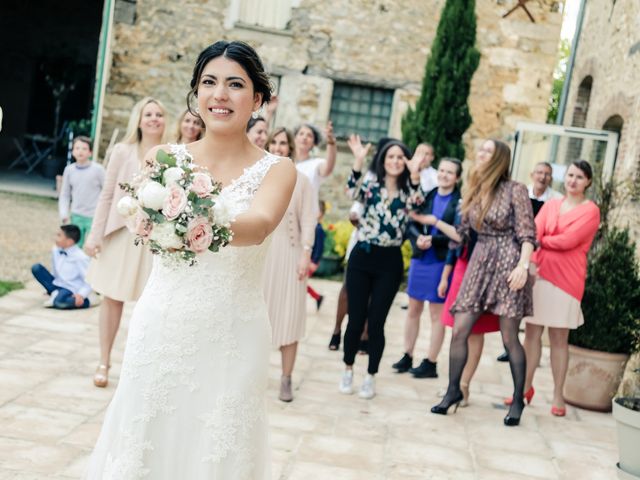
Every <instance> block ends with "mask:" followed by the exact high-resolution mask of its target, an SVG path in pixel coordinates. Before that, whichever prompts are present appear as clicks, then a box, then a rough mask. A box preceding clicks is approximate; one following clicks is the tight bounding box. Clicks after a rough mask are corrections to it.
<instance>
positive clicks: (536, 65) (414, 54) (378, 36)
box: [101, 0, 562, 216]
mask: <svg viewBox="0 0 640 480" xmlns="http://www.w3.org/2000/svg"><path fill="white" fill-rule="evenodd" d="M239 1H240V0H190V1H185V2H175V1H174V0H154V1H151V0H138V1H137V2H131V1H130V0H128V1H127V0H118V3H122V2H125V3H126V5H123V6H122V8H121V9H120V12H124V13H121V14H120V15H119V18H120V20H119V21H118V22H116V24H115V28H114V42H113V48H112V59H113V60H112V65H111V74H110V79H109V82H108V85H107V94H106V98H105V110H104V117H103V130H102V135H101V137H102V139H103V140H102V147H103V148H104V146H105V144H106V142H107V141H108V139H109V138H110V137H111V133H112V131H113V129H114V128H119V129H121V134H122V133H123V130H124V128H125V127H126V122H127V118H128V115H129V111H130V109H131V107H132V106H133V104H134V103H135V101H136V100H137V99H139V98H141V97H142V96H144V95H154V96H157V97H158V98H159V99H161V100H162V101H163V102H165V103H166V104H167V106H168V107H169V110H170V112H171V113H172V115H174V116H177V114H179V113H180V111H181V110H182V109H183V108H184V106H185V103H184V97H185V94H186V93H187V90H188V82H189V79H190V75H191V69H192V66H193V63H194V61H195V58H196V56H197V54H198V53H199V51H200V50H201V49H202V48H203V47H205V46H206V45H207V44H209V43H211V42H213V41H215V40H218V39H220V38H224V39H240V40H245V41H247V42H249V43H251V44H252V45H254V46H255V47H256V48H257V50H258V52H259V53H260V55H261V56H262V58H263V59H264V61H265V64H266V65H267V67H268V69H269V70H270V71H271V72H272V73H273V74H274V75H276V76H277V77H279V97H280V105H279V107H278V111H277V113H276V118H275V122H274V123H275V124H277V125H285V126H288V127H293V126H295V125H296V124H298V123H299V122H301V121H311V122H314V123H317V124H321V125H323V124H325V123H326V122H327V120H328V117H329V112H330V108H331V97H332V92H333V82H334V81H342V82H348V83H355V84H364V85H370V86H376V87H384V88H390V89H393V90H395V94H394V102H393V109H392V114H391V118H390V126H389V133H390V134H391V135H393V136H400V121H401V118H402V114H403V113H404V112H405V111H406V109H407V107H408V105H410V104H413V103H414V102H415V100H416V98H417V96H418V95H419V93H420V87H421V81H422V75H423V72H424V66H425V62H426V59H427V56H428V54H429V51H430V47H431V43H432V42H433V39H434V36H435V33H436V29H437V26H438V21H439V16H440V10H441V9H442V6H443V5H444V0H422V1H420V2H416V1H415V0H335V1H334V2H331V6H330V7H328V4H327V3H326V2H325V1H322V0H299V1H298V2H294V5H296V6H294V7H293V8H292V11H291V20H290V22H289V26H288V28H287V29H286V30H273V29H269V28H262V27H257V26H249V25H246V24H243V23H241V22H236V21H234V20H233V18H232V15H233V12H237V11H238V8H237V6H238V2H239ZM265 1H266V0H265ZM132 5H133V6H135V10H133V11H132ZM510 6H511V2H506V1H504V0H477V2H476V11H477V18H478V28H477V44H478V48H479V49H480V51H481V54H482V57H481V61H480V66H479V68H478V70H477V72H476V74H475V76H474V78H473V81H472V87H471V97H470V99H469V104H470V109H471V114H472V116H473V120H474V121H473V124H472V126H471V127H470V128H469V130H468V132H467V133H466V135H465V143H466V145H467V157H472V156H473V151H474V150H475V146H476V145H477V143H479V142H480V141H481V139H483V138H486V137H489V136H497V137H501V138H504V137H508V136H509V135H510V134H511V132H513V130H514V127H515V125H516V122H517V121H519V120H528V121H537V122H544V121H545V119H546V110H547V101H548V97H549V92H550V89H551V82H552V72H553V67H554V64H555V61H556V50H557V44H558V39H559V34H560V26H561V21H562V14H561V13H560V12H559V7H558V6H559V3H558V2H556V1H553V0H536V1H533V2H529V3H527V7H528V8H529V10H530V11H531V12H532V14H533V15H534V17H535V19H536V23H532V22H531V21H530V20H529V19H528V17H527V16H526V14H525V13H524V11H522V9H518V10H516V11H515V12H514V13H513V14H511V15H510V16H509V17H507V18H502V14H503V13H505V12H506V11H507V10H509V8H510ZM124 7H126V8H124ZM173 129H174V126H173V124H172V126H171V131H172V132H173ZM349 163H350V159H349V158H348V155H347V154H346V153H345V154H344V155H342V154H341V155H340V156H339V164H338V167H337V172H336V175H334V176H333V178H331V179H329V180H328V181H327V182H326V183H325V186H324V187H323V196H325V197H326V198H328V199H332V201H333V202H334V205H336V204H337V205H338V206H339V207H340V208H336V209H334V210H333V214H334V215H336V216H339V215H343V214H344V210H343V209H342V205H343V204H344V203H345V202H343V201H341V200H338V196H339V197H340V198H342V197H343V193H342V192H343V180H344V177H345V175H346V172H348V169H349Z"/></svg>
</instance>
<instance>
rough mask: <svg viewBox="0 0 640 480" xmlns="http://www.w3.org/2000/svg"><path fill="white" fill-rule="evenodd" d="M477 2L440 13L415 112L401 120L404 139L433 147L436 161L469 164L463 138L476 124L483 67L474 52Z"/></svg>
mask: <svg viewBox="0 0 640 480" xmlns="http://www.w3.org/2000/svg"><path fill="white" fill-rule="evenodd" d="M475 42H476V14H475V0H447V1H446V3H445V5H444V7H443V9H442V13H441V17H440V23H439V24H438V30H437V32H436V37H435V39H434V41H433V45H432V47H431V55H430V56H429V58H428V60H427V64H426V67H425V74H424V78H423V80H422V91H421V94H420V97H419V98H418V101H417V103H416V106H415V108H409V109H408V111H407V112H406V114H405V116H404V117H403V119H402V138H403V140H404V142H405V143H406V144H407V145H408V146H409V147H410V148H412V149H414V148H415V147H416V146H417V145H418V144H419V143H421V142H427V143H430V144H432V145H433V147H434V150H435V153H436V156H437V157H438V158H441V157H445V156H448V157H456V158H460V159H464V145H463V143H462V135H463V134H464V132H465V131H466V130H467V128H469V125H471V114H470V113H469V106H468V104H467V99H468V97H469V90H470V88H471V79H472V77H473V74H474V72H475V71H476V69H477V68H478V64H479V62H480V52H479V51H478V50H477V49H476V47H475Z"/></svg>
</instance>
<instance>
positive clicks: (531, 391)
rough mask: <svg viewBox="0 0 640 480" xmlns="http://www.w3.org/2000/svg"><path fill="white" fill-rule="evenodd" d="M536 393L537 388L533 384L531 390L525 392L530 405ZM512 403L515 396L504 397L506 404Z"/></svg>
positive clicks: (525, 398)
mask: <svg viewBox="0 0 640 480" xmlns="http://www.w3.org/2000/svg"><path fill="white" fill-rule="evenodd" d="M535 393H536V390H535V389H534V388H533V385H531V388H530V389H529V390H527V391H526V392H524V400H525V401H526V402H527V405H529V404H530V403H531V400H533V395H534V394H535ZM512 403H513V397H509V398H505V399H504V404H505V405H511V404H512Z"/></svg>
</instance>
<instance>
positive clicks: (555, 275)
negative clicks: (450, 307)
mask: <svg viewBox="0 0 640 480" xmlns="http://www.w3.org/2000/svg"><path fill="white" fill-rule="evenodd" d="M592 176H593V173H592V171H591V165H589V163H588V162H586V161H584V160H579V161H576V162H573V163H572V164H571V165H570V166H569V168H568V170H567V174H566V176H565V179H564V188H565V192H566V196H565V197H563V198H559V199H553V200H549V201H547V202H545V204H544V205H543V207H542V209H541V210H540V213H539V214H538V216H537V217H536V219H535V221H536V232H537V238H538V242H539V244H540V249H539V250H538V251H536V252H535V253H534V255H533V258H532V261H533V263H534V264H535V265H536V266H537V280H536V283H535V285H534V287H533V312H534V314H533V317H529V318H527V319H526V322H527V325H526V334H525V341H524V348H525V352H526V354H527V378H526V382H525V398H526V400H527V402H530V401H531V398H532V397H533V393H534V389H533V385H532V384H533V375H534V374H535V371H536V368H537V366H538V363H539V362H540V352H541V348H542V346H541V341H540V338H541V336H542V332H543V330H544V327H549V341H550V344H551V372H552V374H553V383H554V390H553V403H552V406H551V413H552V414H553V415H556V416H560V417H562V416H564V415H565V414H566V407H565V403H564V398H563V396H562V390H563V387H564V380H565V377H566V374H567V365H568V362H569V346H568V338H569V330H570V329H575V328H578V327H579V326H580V325H582V324H583V323H584V319H583V318H582V310H581V309H580V301H581V300H582V295H583V293H584V282H585V278H586V276H587V252H588V251H589V248H590V247H591V242H593V238H594V236H595V234H596V231H597V230H598V225H599V224H600V210H599V209H598V207H597V206H596V204H595V203H593V202H592V201H591V200H589V199H587V198H586V197H585V191H586V190H587V188H589V186H590V185H591V178H592ZM507 403H508V401H507Z"/></svg>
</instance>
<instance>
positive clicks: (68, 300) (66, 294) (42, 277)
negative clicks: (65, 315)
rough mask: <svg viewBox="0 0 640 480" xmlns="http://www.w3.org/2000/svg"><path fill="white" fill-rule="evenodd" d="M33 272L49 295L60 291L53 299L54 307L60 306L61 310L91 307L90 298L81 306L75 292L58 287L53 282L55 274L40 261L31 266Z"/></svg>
mask: <svg viewBox="0 0 640 480" xmlns="http://www.w3.org/2000/svg"><path fill="white" fill-rule="evenodd" d="M31 273H33V276H34V277H35V278H36V280H37V281H38V283H40V285H42V286H43V287H44V289H45V290H46V291H47V293H48V294H49V295H51V294H52V293H53V292H54V291H56V290H57V291H58V295H57V296H56V298H55V299H54V300H53V308H58V309H60V310H72V309H75V308H88V307H89V299H88V298H85V299H84V302H83V303H82V305H81V306H79V307H77V306H76V298H75V297H74V296H73V292H72V291H71V290H67V289H66V288H62V287H58V286H57V285H54V284H53V281H54V280H55V279H54V277H53V275H51V273H50V272H49V270H47V269H46V267H45V266H43V265H42V264H40V263H36V264H35V265H34V266H33V267H31Z"/></svg>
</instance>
